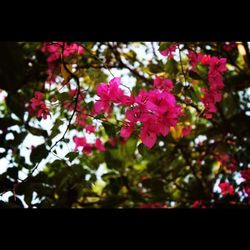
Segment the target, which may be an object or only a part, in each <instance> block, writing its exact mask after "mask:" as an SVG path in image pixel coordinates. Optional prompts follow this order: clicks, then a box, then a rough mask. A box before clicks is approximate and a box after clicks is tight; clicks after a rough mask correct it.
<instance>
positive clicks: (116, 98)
mask: <svg viewBox="0 0 250 250" xmlns="http://www.w3.org/2000/svg"><path fill="white" fill-rule="evenodd" d="M120 82H121V78H119V77H115V78H113V79H112V80H111V81H110V82H109V84H106V83H101V84H100V85H99V86H98V87H97V94H98V96H99V97H100V99H99V100H97V101H96V102H95V104H94V114H100V113H110V112H111V111H112V104H113V103H115V104H120V105H124V106H127V107H130V108H128V109H127V110H126V112H125V118H126V120H125V121H124V126H123V127H122V128H121V131H120V135H121V137H123V138H124V139H128V138H129V137H130V136H131V134H132V133H133V131H134V130H135V127H136V125H137V124H139V125H142V129H141V132H140V138H141V140H142V143H143V144H144V145H146V146H147V147H148V148H152V147H153V146H154V144H155V142H156V138H157V136H158V135H162V136H166V135H167V134H168V132H169V129H170V127H171V126H173V127H174V126H175V125H176V123H177V120H178V118H179V116H180V114H181V107H180V106H178V105H177V104H176V100H175V97H174V95H173V94H171V93H170V91H171V89H172V88H173V83H172V81H171V80H169V79H164V78H160V77H156V78H155V80H154V87H155V89H154V90H150V91H146V90H140V91H139V94H138V96H135V97H134V96H133V95H132V94H131V95H130V96H127V95H125V94H124V91H123V90H122V89H121V88H119V84H120Z"/></svg>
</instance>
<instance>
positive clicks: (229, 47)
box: [223, 42, 237, 52]
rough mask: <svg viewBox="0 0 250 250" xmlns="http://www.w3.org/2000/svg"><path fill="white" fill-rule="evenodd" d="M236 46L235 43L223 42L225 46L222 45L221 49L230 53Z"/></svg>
mask: <svg viewBox="0 0 250 250" xmlns="http://www.w3.org/2000/svg"><path fill="white" fill-rule="evenodd" d="M236 47H237V45H236V43H235V42H230V43H228V42H225V44H224V45H223V49H224V50H225V51H227V52H230V51H231V50H233V49H234V48H236Z"/></svg>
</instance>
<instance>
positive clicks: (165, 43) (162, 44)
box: [159, 42, 170, 51]
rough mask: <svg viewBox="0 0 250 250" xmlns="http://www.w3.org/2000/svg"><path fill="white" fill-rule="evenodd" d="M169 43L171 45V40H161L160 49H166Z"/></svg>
mask: <svg viewBox="0 0 250 250" xmlns="http://www.w3.org/2000/svg"><path fill="white" fill-rule="evenodd" d="M169 45H170V42H161V43H160V47H159V50H160V51H163V50H166V49H167V48H168V47H169Z"/></svg>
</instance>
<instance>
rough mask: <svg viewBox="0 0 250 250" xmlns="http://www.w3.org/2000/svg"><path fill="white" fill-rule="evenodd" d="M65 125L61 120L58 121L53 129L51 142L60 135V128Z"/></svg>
mask: <svg viewBox="0 0 250 250" xmlns="http://www.w3.org/2000/svg"><path fill="white" fill-rule="evenodd" d="M61 125H63V121H62V120H60V119H57V120H56V122H55V124H54V126H53V127H52V129H51V134H50V136H49V138H48V139H49V140H51V139H52V138H54V137H55V136H57V135H58V134H59V133H60V130H59V127H60V126H61Z"/></svg>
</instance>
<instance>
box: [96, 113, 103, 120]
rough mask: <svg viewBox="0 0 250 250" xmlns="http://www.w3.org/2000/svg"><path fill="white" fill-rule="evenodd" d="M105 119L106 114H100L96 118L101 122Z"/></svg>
mask: <svg viewBox="0 0 250 250" xmlns="http://www.w3.org/2000/svg"><path fill="white" fill-rule="evenodd" d="M104 117H105V116H104V114H99V115H96V116H95V117H94V118H95V119H98V120H100V119H102V118H104Z"/></svg>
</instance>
